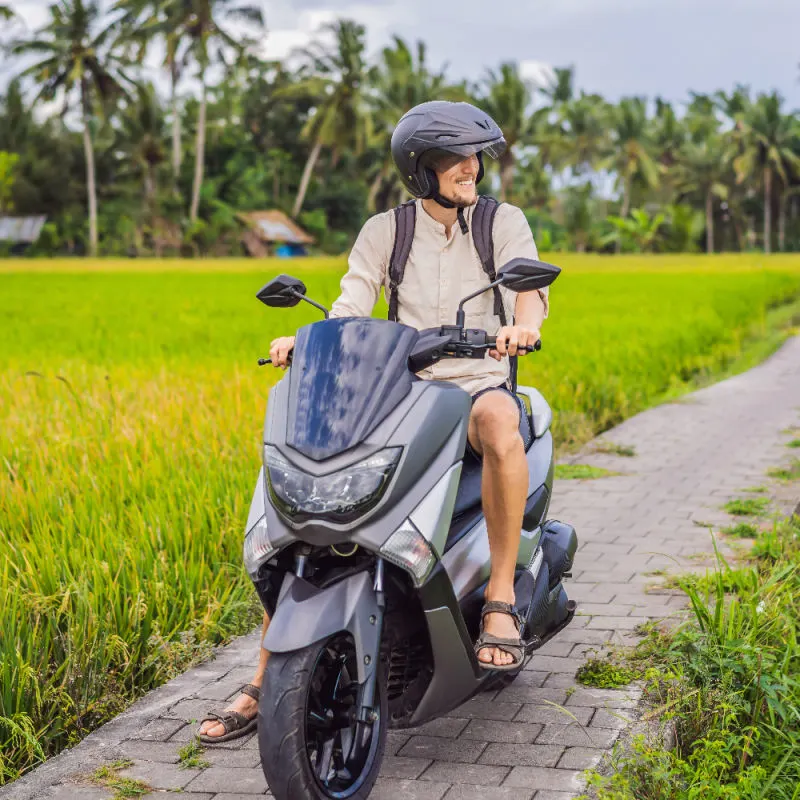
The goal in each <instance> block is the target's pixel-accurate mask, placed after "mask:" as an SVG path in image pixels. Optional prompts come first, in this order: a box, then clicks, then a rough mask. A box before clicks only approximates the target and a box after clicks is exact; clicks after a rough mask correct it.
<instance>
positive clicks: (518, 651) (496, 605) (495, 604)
mask: <svg viewBox="0 0 800 800" xmlns="http://www.w3.org/2000/svg"><path fill="white" fill-rule="evenodd" d="M487 614H508V615H509V616H510V617H513V618H514V622H515V623H516V624H517V632H518V634H519V635H518V637H517V638H516V639H510V638H508V637H505V636H495V635H494V634H491V633H486V632H485V631H484V630H483V621H484V619H485V618H486V615H487ZM524 626H525V620H524V619H523V618H522V616H521V614H520V613H519V612H518V611H517V610H516V609H515V608H514V606H512V605H511V604H510V603H501V602H500V601H499V600H489V601H488V602H487V603H484V606H483V609H481V629H480V634H479V636H478V640H477V641H476V642H475V655H476V656H477V655H478V653H480V651H481V650H483V649H484V648H486V647H494V648H495V649H497V650H502V651H503V652H504V653H508V655H510V656H511V657H512V658H513V659H514V660H513V661H512V662H511V663H510V664H495V663H494V662H493V661H488V662H486V661H481V660H480V659H478V664H479V666H481V667H482V668H483V669H493V670H497V671H498V672H509V671H511V670H515V669H519V668H520V667H521V666H522V662H523V661H524V660H525V641H524V640H523V638H522V629H523V627H524Z"/></svg>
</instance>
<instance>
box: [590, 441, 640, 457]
mask: <svg viewBox="0 0 800 800" xmlns="http://www.w3.org/2000/svg"><path fill="white" fill-rule="evenodd" d="M594 452H595V453H604V454H607V455H612V456H624V457H626V458H632V457H633V456H635V455H636V448H635V447H630V446H628V445H624V444H614V442H607V441H601V442H597V444H596V445H595V446H594Z"/></svg>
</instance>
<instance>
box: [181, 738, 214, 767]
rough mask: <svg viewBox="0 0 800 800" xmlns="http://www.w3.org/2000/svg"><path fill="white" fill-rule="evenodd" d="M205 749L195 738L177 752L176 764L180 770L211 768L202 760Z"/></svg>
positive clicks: (206, 761)
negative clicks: (177, 759) (177, 760)
mask: <svg viewBox="0 0 800 800" xmlns="http://www.w3.org/2000/svg"><path fill="white" fill-rule="evenodd" d="M205 752H206V751H205V748H204V747H203V745H201V744H200V742H199V741H198V740H197V739H196V738H195V739H192V741H191V742H189V743H188V744H186V745H184V746H183V747H181V749H180V750H178V758H179V759H180V761H179V762H178V764H179V766H180V768H181V769H205V768H206V767H210V766H211V762H210V761H208V760H206V759H205V758H203V754H204V753H205Z"/></svg>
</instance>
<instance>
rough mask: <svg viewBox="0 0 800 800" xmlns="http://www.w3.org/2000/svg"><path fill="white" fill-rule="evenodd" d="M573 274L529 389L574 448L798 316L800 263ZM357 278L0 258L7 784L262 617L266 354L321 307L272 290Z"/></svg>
mask: <svg viewBox="0 0 800 800" xmlns="http://www.w3.org/2000/svg"><path fill="white" fill-rule="evenodd" d="M557 263H559V265H560V266H562V267H563V268H564V272H563V274H562V276H561V277H560V278H559V280H558V282H557V283H556V284H555V285H554V287H553V289H552V295H551V309H552V310H551V318H550V319H549V320H548V321H547V322H546V324H545V328H544V332H543V341H544V349H543V351H542V352H541V353H540V354H538V355H536V356H534V357H529V358H526V359H524V360H523V361H522V366H521V378H522V381H523V382H524V383H528V384H532V385H535V386H537V387H538V388H540V389H541V390H542V391H543V392H544V393H545V395H546V396H547V397H548V398H549V400H550V401H551V403H552V405H553V406H554V409H555V412H556V429H555V433H556V437H557V441H558V443H559V446H560V447H561V448H562V449H563V448H565V447H568V446H569V445H570V444H577V443H579V442H581V441H585V440H586V439H588V438H589V437H590V436H591V435H592V434H593V433H596V432H598V431H600V430H603V429H606V428H608V427H610V426H612V425H613V424H615V423H616V422H618V421H620V420H622V419H623V418H625V417H627V416H629V415H631V414H633V413H635V412H637V411H639V410H641V409H643V408H645V407H647V406H648V405H651V404H653V403H654V402H657V401H659V400H661V399H664V398H665V397H669V396H674V395H676V394H678V393H680V392H681V391H682V390H683V389H685V388H687V387H689V386H691V385H695V384H696V382H697V381H702V380H710V379H712V378H713V377H715V376H718V375H720V374H723V373H724V372H725V371H726V370H729V369H731V368H743V367H744V366H747V365H749V364H751V363H753V362H754V361H755V360H757V359H758V358H760V357H763V356H765V355H766V354H767V353H768V352H769V351H770V350H771V349H774V347H775V346H777V344H778V343H779V342H780V341H781V337H782V336H785V335H787V332H791V326H792V325H797V324H798V322H800V257H788V256H786V257H779V256H772V257H770V258H768V259H767V258H763V257H761V256H757V255H756V256H730V257H727V256H721V257H716V258H708V257H705V256H695V257H693V256H684V257H649V258H648V257H630V258H628V257H623V258H616V259H610V258H602V257H586V256H583V257H582V256H576V255H565V256H564V257H563V258H561V259H560V260H558V262H557ZM344 267H345V263H344V261H343V260H336V259H325V260H313V259H310V260H306V261H296V262H289V261H270V260H267V261H260V262H256V261H208V262H181V261H170V262H160V263H159V262H135V261H124V262H113V261H98V262H94V263H85V262H80V261H69V262H59V261H38V262H25V261H15V262H0V597H2V603H1V604H0V784H2V783H4V782H7V781H9V780H13V779H14V778H15V777H17V776H18V775H19V774H20V773H21V772H23V771H25V770H27V769H30V768H31V767H32V766H35V765H36V764H37V763H39V762H40V761H41V760H43V759H45V758H46V757H48V756H49V755H52V754H53V753H55V752H57V751H58V750H60V749H62V748H63V747H65V746H67V745H69V744H71V743H74V742H75V741H77V740H78V739H79V738H80V737H81V736H83V735H85V733H86V732H88V731H89V730H91V729H92V728H94V727H96V726H97V725H98V724H100V723H102V722H103V721H105V720H107V719H109V718H110V717H111V716H113V715H114V714H115V713H117V712H118V711H120V710H121V709H122V708H123V707H124V706H125V705H126V704H128V703H129V702H130V701H131V700H132V699H135V698H136V697H137V696H139V695H141V694H142V693H143V692H145V691H146V690H148V689H150V688H152V687H153V686H155V685H158V684H159V683H161V682H163V681H165V680H167V679H168V678H169V677H171V676H172V675H174V674H176V673H177V672H179V671H180V670H182V669H184V668H185V667H186V666H188V665H190V664H191V663H194V662H195V661H197V660H200V659H202V658H203V657H205V656H206V655H207V654H208V652H209V648H210V647H211V646H212V645H214V644H217V643H219V642H221V641H224V640H226V639H227V638H229V637H230V636H232V635H234V634H237V633H241V632H243V631H245V630H248V629H250V627H251V626H252V624H253V623H254V621H255V620H256V619H257V609H256V608H255V606H254V600H253V596H252V592H251V589H250V587H249V586H248V582H247V579H246V576H245V574H244V571H243V569H242V567H241V545H242V536H243V530H242V528H243V525H244V522H245V519H246V516H247V507H248V504H249V501H250V497H251V493H252V488H253V483H254V479H255V476H256V472H257V470H258V467H259V459H260V446H259V440H260V435H261V427H262V422H263V413H264V406H265V401H266V395H267V390H268V388H269V386H270V385H271V384H272V383H273V382H274V381H275V380H277V379H278V378H279V377H280V374H279V373H277V372H275V371H273V370H271V369H270V368H262V369H259V368H258V367H257V366H256V359H257V358H258V357H259V356H265V355H266V354H267V351H268V349H269V342H270V340H271V339H272V338H274V337H275V336H277V335H281V334H288V333H292V332H293V331H294V330H295V329H296V328H297V327H298V326H300V325H301V324H305V323H307V322H310V321H313V320H314V319H316V318H318V317H317V314H316V312H315V311H314V310H313V309H312V308H310V307H309V306H307V305H306V306H305V307H298V308H296V309H291V310H274V309H267V308H266V307H264V306H262V305H261V304H260V303H258V302H257V301H256V300H255V297H254V295H255V292H256V291H257V290H258V289H259V288H260V286H261V285H262V284H263V283H265V282H266V281H267V280H268V279H269V278H270V277H273V276H274V275H276V274H278V273H280V272H292V273H293V274H296V275H297V276H298V277H300V278H302V279H303V280H304V281H305V282H306V284H307V286H308V290H309V295H310V296H311V297H314V298H315V299H316V300H318V301H320V302H322V303H324V304H326V305H329V304H330V303H331V302H332V301H333V300H334V298H335V297H336V295H337V293H338V280H339V278H340V276H341V274H342V272H343V270H344ZM381 311H382V309H380V308H379V309H378V310H377V311H376V313H381ZM254 659H255V654H254Z"/></svg>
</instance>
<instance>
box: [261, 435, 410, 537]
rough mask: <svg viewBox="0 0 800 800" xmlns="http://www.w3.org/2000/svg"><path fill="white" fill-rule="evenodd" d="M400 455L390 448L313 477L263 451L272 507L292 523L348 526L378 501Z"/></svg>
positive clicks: (399, 450)
mask: <svg viewBox="0 0 800 800" xmlns="http://www.w3.org/2000/svg"><path fill="white" fill-rule="evenodd" d="M401 453H402V448H401V447H389V448H387V449H385V450H381V451H380V452H379V453H375V455H372V456H370V457H369V458H365V459H364V460H363V461H359V462H358V463H357V464H353V465H352V466H350V467H346V468H345V469H341V470H338V471H337V472H332V473H331V474H330V475H321V476H318V477H317V476H314V475H309V474H308V473H306V472H303V471H302V470H300V469H298V468H297V467H296V466H294V464H290V463H289V462H288V461H287V460H286V459H285V458H284V457H283V456H282V455H281V453H280V451H279V450H278V449H277V448H275V447H273V446H272V445H265V447H264V467H265V471H266V473H267V479H268V481H269V491H270V496H271V498H272V502H273V504H274V505H275V507H276V508H277V509H278V510H279V511H281V512H283V513H284V514H286V516H288V517H292V518H295V519H304V518H308V517H311V516H315V517H324V518H325V519H330V520H331V521H333V522H349V521H351V520H353V519H355V518H356V517H358V516H360V515H361V514H364V513H365V512H367V511H369V509H371V508H373V507H374V506H375V505H376V504H377V502H378V501H379V500H380V499H381V496H382V495H383V492H384V491H385V489H386V487H387V486H388V484H389V481H390V480H391V477H392V475H393V474H394V470H395V468H396V467H397V462H398V461H399V460H400V454H401Z"/></svg>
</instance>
